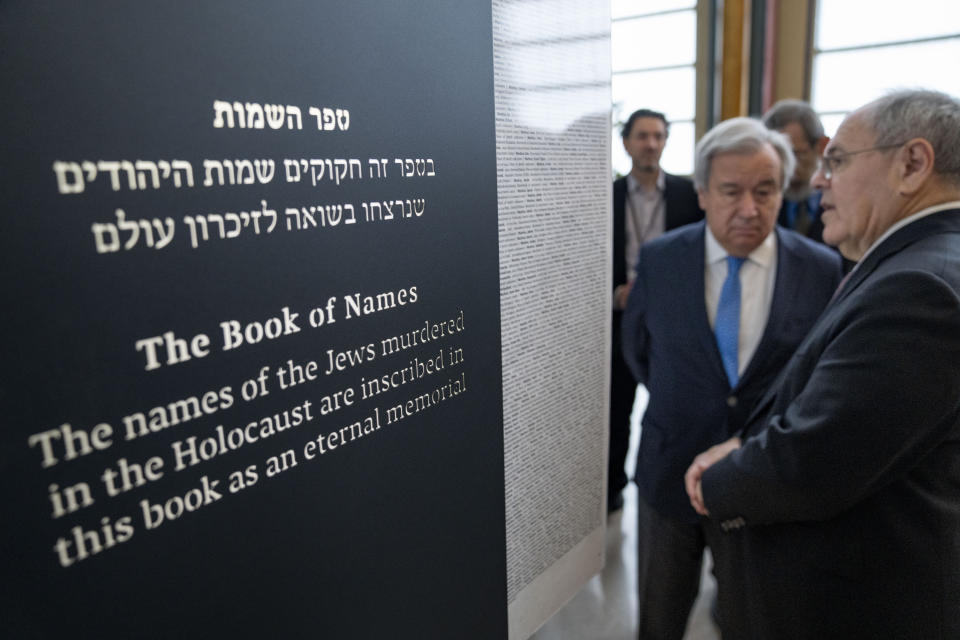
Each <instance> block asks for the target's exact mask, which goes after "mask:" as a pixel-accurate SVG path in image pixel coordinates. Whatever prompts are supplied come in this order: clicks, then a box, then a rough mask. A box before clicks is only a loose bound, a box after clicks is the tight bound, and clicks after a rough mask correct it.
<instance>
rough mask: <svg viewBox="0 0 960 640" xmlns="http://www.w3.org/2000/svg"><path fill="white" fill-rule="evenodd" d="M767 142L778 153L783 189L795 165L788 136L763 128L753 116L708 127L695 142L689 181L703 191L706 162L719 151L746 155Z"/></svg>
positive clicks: (707, 180) (707, 175) (706, 180)
mask: <svg viewBox="0 0 960 640" xmlns="http://www.w3.org/2000/svg"><path fill="white" fill-rule="evenodd" d="M765 144H769V145H770V146H772V147H773V149H774V151H776V152H777V155H778V156H780V188H781V190H783V189H786V188H787V185H788V184H789V181H790V176H792V175H793V169H794V167H795V166H796V164H797V160H796V158H794V157H793V148H792V147H791V145H790V139H789V138H787V136H785V135H783V134H782V133H778V132H777V131H773V130H772V129H767V128H766V127H765V126H763V123H762V122H760V121H759V120H756V119H754V118H731V119H730V120H726V121H724V122H721V123H720V124H718V125H717V126H715V127H714V128H713V129H710V131H708V132H707V133H706V135H704V136H703V137H702V138H701V139H700V142H698V143H697V150H696V160H695V169H694V172H693V184H694V186H696V188H697V189H698V190H705V189H706V188H707V185H708V184H709V183H710V163H711V162H713V158H714V157H716V156H718V155H720V154H723V153H738V154H748V153H755V152H757V151H760V150H761V149H762V148H763V145H765Z"/></svg>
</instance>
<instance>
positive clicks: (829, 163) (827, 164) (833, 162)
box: [820, 142, 906, 180]
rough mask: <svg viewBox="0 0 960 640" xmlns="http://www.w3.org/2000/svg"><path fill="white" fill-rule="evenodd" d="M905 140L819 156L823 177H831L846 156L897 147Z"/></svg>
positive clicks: (828, 178) (844, 160)
mask: <svg viewBox="0 0 960 640" xmlns="http://www.w3.org/2000/svg"><path fill="white" fill-rule="evenodd" d="M904 144H906V143H905V142H898V143H897V144H884V145H880V146H879V147H870V148H869V149H857V150H856V151H838V152H837V153H830V154H825V155H824V156H823V157H822V158H820V160H821V162H823V177H824V178H826V179H827V180H830V179H831V178H832V177H833V174H834V172H835V171H836V170H837V169H838V168H840V167H842V166H843V163H844V162H846V161H847V158H849V157H850V156H855V155H857V154H860V153H867V152H868V151H883V150H885V149H896V148H897V147H902V146H903V145H904Z"/></svg>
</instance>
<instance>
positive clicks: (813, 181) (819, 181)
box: [810, 162, 830, 191]
mask: <svg viewBox="0 0 960 640" xmlns="http://www.w3.org/2000/svg"><path fill="white" fill-rule="evenodd" d="M829 185H830V179H829V178H827V174H826V170H825V169H824V165H823V163H822V162H818V163H817V170H816V171H814V172H813V175H812V176H810V186H811V187H813V188H814V189H819V190H820V191H823V190H824V189H826V188H827V187H828V186H829Z"/></svg>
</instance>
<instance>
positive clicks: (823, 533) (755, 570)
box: [702, 210, 960, 640]
mask: <svg viewBox="0 0 960 640" xmlns="http://www.w3.org/2000/svg"><path fill="white" fill-rule="evenodd" d="M746 432H747V433H748V434H749V435H750V436H751V437H750V438H749V439H748V440H746V441H745V442H744V445H743V447H742V448H741V449H739V450H737V451H735V452H733V453H732V454H731V455H729V456H728V457H727V458H725V459H724V460H721V461H720V462H718V463H717V464H715V465H714V466H713V467H711V468H709V469H708V470H707V471H706V473H705V474H704V476H703V479H702V483H703V485H702V486H703V495H704V499H705V503H706V506H707V508H708V509H709V510H710V512H711V517H712V518H715V519H717V520H718V521H724V522H726V524H727V526H728V527H729V526H733V527H736V530H734V531H732V532H731V533H730V534H729V537H730V538H731V539H732V540H735V541H736V544H738V545H739V546H740V547H741V550H742V560H741V564H742V570H743V574H742V576H743V582H742V587H743V596H744V597H743V599H742V607H741V608H740V610H738V611H736V612H734V613H733V614H732V615H735V616H736V617H737V618H738V620H739V624H741V625H742V627H743V628H744V629H749V631H748V632H747V631H745V632H744V633H743V635H742V637H744V638H758V639H759V638H778V639H779V638H811V639H812V638H818V639H821V638H918V639H919V638H922V639H923V640H930V639H937V638H942V639H946V638H951V639H955V638H960V210H952V211H945V212H941V213H935V214H933V215H930V216H928V217H926V218H922V219H920V220H918V221H916V222H914V223H912V224H910V225H908V226H906V227H904V228H902V229H900V230H898V231H897V232H895V233H894V234H893V235H892V236H890V237H889V238H887V239H886V240H884V242H883V243H882V244H881V245H880V246H878V247H877V248H876V249H875V250H874V251H873V252H872V253H870V254H869V255H868V256H867V257H866V258H865V259H864V260H863V261H862V263H861V264H860V265H859V266H858V267H857V268H856V270H855V271H854V272H853V273H852V276H851V278H850V280H849V282H847V283H846V284H845V286H844V288H843V289H842V290H841V292H840V293H839V295H838V296H837V298H836V299H835V300H834V301H833V302H832V303H831V304H830V306H829V307H828V308H827V310H826V311H825V312H824V314H823V316H822V317H821V319H820V320H819V321H818V322H817V324H816V325H815V326H814V328H813V329H812V331H811V333H810V335H809V336H808V337H807V338H806V340H804V342H803V343H802V344H801V345H800V346H799V348H798V349H797V352H796V354H795V355H794V356H793V358H792V360H791V361H790V363H789V364H788V366H787V368H786V369H785V371H784V373H783V375H782V377H781V379H780V380H779V381H778V384H777V385H775V387H774V389H773V390H771V392H770V393H769V394H767V396H766V397H765V398H764V400H763V402H761V403H760V406H759V407H758V411H757V413H756V414H755V415H754V417H752V418H751V419H750V421H749V422H748V426H747V431H746Z"/></svg>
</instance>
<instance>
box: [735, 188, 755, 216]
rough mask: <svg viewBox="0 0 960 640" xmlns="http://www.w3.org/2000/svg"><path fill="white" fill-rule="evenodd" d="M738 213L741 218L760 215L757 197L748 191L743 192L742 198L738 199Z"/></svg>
mask: <svg viewBox="0 0 960 640" xmlns="http://www.w3.org/2000/svg"><path fill="white" fill-rule="evenodd" d="M739 214H740V217H741V218H755V217H757V216H758V215H760V208H759V206H758V205H757V199H756V198H755V197H754V195H753V193H751V192H750V191H744V192H743V198H741V199H740V211H739Z"/></svg>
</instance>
